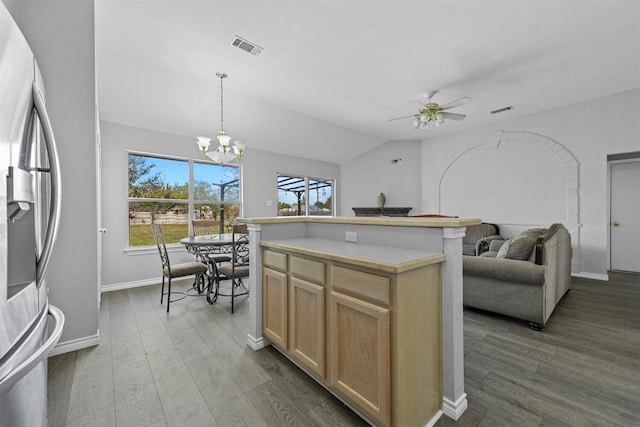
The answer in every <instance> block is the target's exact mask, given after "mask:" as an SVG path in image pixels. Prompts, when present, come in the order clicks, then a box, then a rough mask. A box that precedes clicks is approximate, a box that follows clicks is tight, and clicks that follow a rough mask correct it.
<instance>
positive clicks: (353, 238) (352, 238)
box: [345, 231, 358, 243]
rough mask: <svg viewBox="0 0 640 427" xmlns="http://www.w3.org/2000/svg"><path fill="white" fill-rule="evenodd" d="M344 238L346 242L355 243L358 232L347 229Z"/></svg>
mask: <svg viewBox="0 0 640 427" xmlns="http://www.w3.org/2000/svg"><path fill="white" fill-rule="evenodd" d="M345 240H346V241H347V242H353V243H356V242H357V241H358V233H355V232H353V231H347V235H346V236H345Z"/></svg>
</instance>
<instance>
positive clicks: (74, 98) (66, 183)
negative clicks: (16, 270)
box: [2, 0, 98, 345]
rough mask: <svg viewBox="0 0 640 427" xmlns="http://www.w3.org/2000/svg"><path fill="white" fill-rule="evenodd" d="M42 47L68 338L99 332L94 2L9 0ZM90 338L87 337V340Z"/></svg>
mask: <svg viewBox="0 0 640 427" xmlns="http://www.w3.org/2000/svg"><path fill="white" fill-rule="evenodd" d="M2 1H3V2H5V3H7V5H8V9H9V11H10V12H11V13H12V15H13V17H14V19H15V21H16V22H17V23H18V25H19V26H20V28H21V29H22V32H23V33H24V35H25V38H26V39H27V41H28V42H29V45H30V46H31V49H32V50H33V51H34V53H35V55H36V58H37V60H38V64H39V66H40V70H41V72H42V75H43V78H44V84H45V90H46V102H47V110H48V111H49V115H50V118H51V122H52V125H53V129H54V133H55V136H56V141H57V143H58V150H59V155H60V165H61V169H62V171H61V175H62V185H63V188H62V217H61V224H60V230H59V234H58V240H57V242H56V246H55V249H54V253H53V256H52V260H51V266H50V269H49V272H48V276H47V280H48V283H49V285H50V290H49V299H50V302H51V303H52V304H54V305H55V306H57V307H59V308H60V309H62V311H63V312H64V314H65V316H66V323H65V328H64V331H63V334H62V338H61V339H60V343H61V344H64V343H68V342H71V341H74V340H80V341H82V340H83V339H87V338H90V337H94V338H95V337H96V335H97V333H98V287H97V263H96V259H97V237H96V234H97V225H96V203H95V197H94V195H95V193H96V166H95V164H96V162H95V105H96V100H95V66H94V64H95V57H94V15H93V13H94V2H93V0H86V1H68V0H67V1H62V0H61V1H56V0H48V1H33V0H20V1H12V0H2ZM80 345H82V344H80Z"/></svg>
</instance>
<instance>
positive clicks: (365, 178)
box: [339, 141, 425, 216]
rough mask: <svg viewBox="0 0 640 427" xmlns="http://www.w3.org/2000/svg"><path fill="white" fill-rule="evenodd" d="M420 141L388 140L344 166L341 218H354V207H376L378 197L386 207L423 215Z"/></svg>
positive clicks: (342, 172)
mask: <svg viewBox="0 0 640 427" xmlns="http://www.w3.org/2000/svg"><path fill="white" fill-rule="evenodd" d="M421 146H422V143H421V141H390V142H387V143H384V144H382V145H380V146H379V147H376V148H375V149H373V150H370V151H368V152H366V153H365V154H363V155H361V156H358V157H356V158H354V159H351V160H350V161H348V162H347V163H345V164H344V165H343V166H342V168H341V172H340V175H341V177H342V185H341V186H340V190H341V192H340V196H341V197H340V208H341V209H340V211H339V212H340V215H343V216H354V212H353V209H351V208H353V207H375V206H377V205H378V199H377V198H378V195H379V194H380V193H384V194H385V196H386V203H385V206H388V207H411V208H413V209H412V210H411V211H410V212H409V215H420V214H422V213H425V212H422V202H421V198H420V188H421V184H420V178H421V175H420V170H421V164H420V154H421V152H422V150H421Z"/></svg>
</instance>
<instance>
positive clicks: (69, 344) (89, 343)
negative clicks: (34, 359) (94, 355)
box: [49, 330, 100, 357]
mask: <svg viewBox="0 0 640 427" xmlns="http://www.w3.org/2000/svg"><path fill="white" fill-rule="evenodd" d="M98 344H100V330H98V333H97V334H95V335H90V336H88V337H82V338H76V339H75V340H69V341H65V342H58V344H56V346H55V347H53V350H51V353H49V357H51V356H57V355H59V354H64V353H69V352H71V351H76V350H82V349H83V348H88V347H94V346H96V345H98Z"/></svg>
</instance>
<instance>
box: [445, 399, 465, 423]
mask: <svg viewBox="0 0 640 427" xmlns="http://www.w3.org/2000/svg"><path fill="white" fill-rule="evenodd" d="M467 406H469V403H468V402H467V393H462V395H461V396H460V397H459V398H458V400H456V401H455V403H454V402H452V401H451V400H449V399H447V398H446V397H443V398H442V412H443V413H444V414H445V415H446V416H447V417H449V418H451V419H452V420H454V421H458V418H460V417H461V416H462V414H463V413H464V411H465V410H466V409H467Z"/></svg>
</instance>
